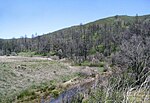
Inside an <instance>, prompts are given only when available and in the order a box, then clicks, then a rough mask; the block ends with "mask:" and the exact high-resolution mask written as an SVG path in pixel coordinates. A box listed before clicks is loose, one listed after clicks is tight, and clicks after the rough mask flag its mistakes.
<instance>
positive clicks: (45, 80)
mask: <svg viewBox="0 0 150 103" xmlns="http://www.w3.org/2000/svg"><path fill="white" fill-rule="evenodd" d="M5 59H6V60H5ZM77 75H78V71H73V70H71V69H69V68H68V67H67V66H66V65H64V64H63V63H60V62H57V61H48V60H45V59H37V58H36V59H33V58H29V57H28V58H22V57H12V58H11V57H10V58H7V57H6V58H4V57H3V58H2V59H1V60H0V103H1V102H2V103H11V102H12V101H15V100H16V101H17V102H23V101H24V102H25V101H26V102H27V101H28V102H29V101H32V100H33V103H35V101H37V100H39V99H41V98H42V97H47V95H48V94H50V93H52V94H53V95H57V94H58V93H59V92H60V90H54V91H53V89H55V86H56V82H58V83H61V82H65V81H67V80H69V79H71V78H73V77H75V76H77ZM34 100H35V101H34ZM28 102H27V103H28Z"/></svg>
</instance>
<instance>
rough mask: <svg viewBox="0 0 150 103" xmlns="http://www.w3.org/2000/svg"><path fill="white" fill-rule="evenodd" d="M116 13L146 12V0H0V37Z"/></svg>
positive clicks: (49, 29)
mask: <svg viewBox="0 0 150 103" xmlns="http://www.w3.org/2000/svg"><path fill="white" fill-rule="evenodd" d="M117 14H119V15H136V14H139V15H145V14H150V0H0V38H12V37H16V38H18V37H21V36H24V35H25V34H26V35H27V36H28V37H31V35H32V34H35V33H37V34H38V35H41V34H43V33H48V32H52V31H55V30H58V29H62V28H65V27H69V26H73V25H78V24H80V23H83V24H84V23H87V22H91V21H95V20H97V19H100V18H104V17H108V16H114V15H117Z"/></svg>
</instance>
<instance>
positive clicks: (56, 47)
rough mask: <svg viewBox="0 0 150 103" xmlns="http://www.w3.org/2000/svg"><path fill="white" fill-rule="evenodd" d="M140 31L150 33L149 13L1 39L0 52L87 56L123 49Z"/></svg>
mask: <svg viewBox="0 0 150 103" xmlns="http://www.w3.org/2000/svg"><path fill="white" fill-rule="evenodd" d="M135 34H136V35H135ZM139 35H141V36H142V38H145V37H147V36H148V37H149V35H150V15H144V16H118V15H116V16H113V17H108V18H104V19H100V20H97V21H94V22H91V23H87V24H85V25H83V24H80V25H78V26H72V27H69V28H65V29H62V30H58V31H55V32H53V33H48V34H44V35H42V36H34V35H33V37H32V38H27V37H26V36H25V37H22V38H19V39H15V38H13V39H9V40H4V39H0V55H10V54H12V53H14V52H15V53H18V52H27V51H32V52H35V53H36V54H42V55H59V56H60V58H62V57H69V58H74V57H83V60H86V59H87V56H88V55H92V54H95V53H101V54H103V55H104V56H110V55H111V54H113V53H116V52H117V51H119V50H120V49H121V48H120V45H122V44H123V41H125V40H129V39H131V38H132V37H133V36H139Z"/></svg>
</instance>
